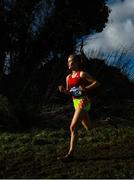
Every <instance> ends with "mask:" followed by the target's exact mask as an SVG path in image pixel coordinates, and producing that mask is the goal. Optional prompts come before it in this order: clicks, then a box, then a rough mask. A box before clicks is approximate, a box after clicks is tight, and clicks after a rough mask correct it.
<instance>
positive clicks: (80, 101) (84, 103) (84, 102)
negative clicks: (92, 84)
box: [73, 96, 91, 112]
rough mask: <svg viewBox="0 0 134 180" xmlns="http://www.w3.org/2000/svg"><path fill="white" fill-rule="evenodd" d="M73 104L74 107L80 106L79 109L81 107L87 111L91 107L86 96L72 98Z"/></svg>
mask: <svg viewBox="0 0 134 180" xmlns="http://www.w3.org/2000/svg"><path fill="white" fill-rule="evenodd" d="M73 105H74V108H75V109H77V108H80V109H83V110H85V111H87V112H88V111H89V110H90V108H91V103H90V100H89V99H88V97H86V96H84V97H80V98H74V99H73Z"/></svg>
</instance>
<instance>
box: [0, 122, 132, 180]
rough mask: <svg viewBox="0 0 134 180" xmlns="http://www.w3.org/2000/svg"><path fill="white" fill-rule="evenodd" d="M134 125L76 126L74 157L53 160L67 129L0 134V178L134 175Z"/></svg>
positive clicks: (65, 141)
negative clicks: (93, 127)
mask: <svg viewBox="0 0 134 180" xmlns="http://www.w3.org/2000/svg"><path fill="white" fill-rule="evenodd" d="M133 139H134V126H130V127H129V126H126V125H125V126H124V125H119V126H118V128H117V129H116V128H114V127H112V126H110V125H103V126H98V127H96V129H93V130H91V131H89V132H86V131H85V130H84V129H82V128H80V130H79V138H78V145H77V152H76V159H75V160H74V161H72V162H66V163H63V162H61V161H58V160H57V159H56V157H57V156H59V155H61V154H65V153H66V152H67V150H68V145H69V130H68V128H67V129H62V128H61V129H55V130H54V129H50V128H47V129H33V130H29V131H27V132H21V133H9V132H1V133H0V154H1V155H0V178H1V179H2V178H3V179H7V178H8V179H12V178H14V179H17V178H22V179H23V178H26V179H36V178H37V179H49V178H53V179H54V178H59V179H62V178H67V179H69V178H70V179H73V178H85V179H86V178H88V179H90V178H91V179H92V178H117V179H119V178H134V148H133V147H134V141H133Z"/></svg>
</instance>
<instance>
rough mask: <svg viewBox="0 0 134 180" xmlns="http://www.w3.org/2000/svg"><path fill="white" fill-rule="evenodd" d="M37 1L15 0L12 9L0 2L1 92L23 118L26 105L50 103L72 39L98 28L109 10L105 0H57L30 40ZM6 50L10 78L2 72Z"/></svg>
mask: <svg viewBox="0 0 134 180" xmlns="http://www.w3.org/2000/svg"><path fill="white" fill-rule="evenodd" d="M39 2H40V0H33V1H27V0H16V1H15V3H14V5H13V6H12V8H11V9H10V11H7V10H6V9H5V7H4V0H3V1H1V2H0V27H1V28H0V59H1V63H0V93H1V94H3V95H4V96H6V97H7V98H8V99H9V100H10V102H11V103H13V104H14V109H15V111H16V109H18V111H17V113H16V114H17V116H21V115H20V114H25V115H24V118H25V116H27V113H28V109H29V104H30V103H31V104H32V105H33V104H36V105H37V104H38V103H40V102H41V101H46V103H47V102H49V97H50V96H51V92H52V90H54V87H56V86H57V84H58V80H59V79H62V77H64V76H65V73H64V71H65V65H66V63H65V59H66V55H68V54H69V53H72V52H73V51H75V40H76V38H77V37H79V36H82V35H85V34H89V33H91V32H92V30H95V31H97V32H99V31H102V30H103V28H104V27H105V24H106V22H107V20H108V15H109V12H110V11H109V8H108V7H107V6H106V1H105V0H92V1H89V0H85V1H75V0H74V1H72V0H64V1H63V0H55V8H54V12H53V14H52V16H50V17H47V19H46V20H45V23H44V25H43V26H42V27H41V28H40V29H39V33H38V34H37V36H36V38H33V36H32V34H31V29H30V27H31V23H32V13H33V11H34V9H35V7H36V6H37V4H38V3H39ZM6 51H9V52H10V54H11V57H12V73H11V74H9V75H8V76H7V75H4V74H3V65H4V57H5V52H6ZM50 51H53V52H54V53H55V54H54V57H53V59H55V60H56V61H57V63H55V62H54V63H53V62H49V63H47V62H46V61H44V60H46V59H47V57H48V55H49V53H50ZM59 52H60V53H61V54H62V56H61V57H60V58H59V57H58V56H57V53H59ZM42 59H43V63H44V64H43V65H42ZM60 61H63V63H60ZM54 69H55V70H56V69H57V71H55V70H54ZM52 71H54V72H56V73H57V74H56V75H57V79H55V78H56V77H55V75H54V73H53V72H52ZM51 84H52V85H51ZM24 112H25V113H24ZM18 114H19V115H18ZM24 118H22V116H21V119H23V120H24Z"/></svg>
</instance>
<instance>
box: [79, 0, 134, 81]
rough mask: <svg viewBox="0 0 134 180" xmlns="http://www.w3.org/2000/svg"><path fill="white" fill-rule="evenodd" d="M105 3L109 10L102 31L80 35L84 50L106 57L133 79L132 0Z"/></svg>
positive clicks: (133, 23) (133, 14)
mask: <svg viewBox="0 0 134 180" xmlns="http://www.w3.org/2000/svg"><path fill="white" fill-rule="evenodd" d="M107 5H108V6H109V7H110V9H111V12H110V14H109V19H108V22H107V23H106V26H105V28H104V29H103V31H102V32H100V33H94V34H92V35H86V36H83V37H82V39H83V40H84V52H85V54H86V55H87V57H95V56H97V57H99V56H100V57H101V58H104V59H106V63H107V64H109V65H110V64H113V65H114V66H117V67H119V68H122V71H124V73H126V74H127V75H128V77H129V78H130V79H132V80H134V60H133V56H134V0H124V1H122V0H109V1H108V2H107ZM78 42H79V41H78ZM121 54H122V59H121V58H120V59H121V61H120V62H119V61H118V59H119V57H121Z"/></svg>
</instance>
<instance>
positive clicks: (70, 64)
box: [67, 57, 77, 70]
mask: <svg viewBox="0 0 134 180" xmlns="http://www.w3.org/2000/svg"><path fill="white" fill-rule="evenodd" d="M67 65H68V69H70V70H74V69H76V68H77V63H76V62H74V60H73V59H72V58H71V57H69V58H68V63H67Z"/></svg>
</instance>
